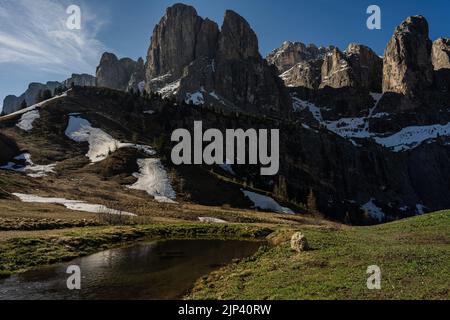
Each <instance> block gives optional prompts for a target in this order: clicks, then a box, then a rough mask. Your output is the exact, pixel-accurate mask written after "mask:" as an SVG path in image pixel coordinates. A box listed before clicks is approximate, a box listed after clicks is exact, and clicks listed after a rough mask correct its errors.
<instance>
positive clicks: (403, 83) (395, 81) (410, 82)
mask: <svg viewBox="0 0 450 320" xmlns="http://www.w3.org/2000/svg"><path fill="white" fill-rule="evenodd" d="M428 32H429V31H428V22H427V21H426V20H425V18H424V17H422V16H413V17H409V18H407V19H406V20H405V21H404V22H402V24H400V26H398V27H397V29H396V30H395V32H394V35H393V36H392V38H391V40H390V42H389V44H388V45H387V47H386V50H385V53H384V70H383V91H384V92H394V93H398V94H401V95H404V96H407V97H408V98H415V97H417V96H418V95H420V94H421V92H422V91H423V90H426V89H428V88H430V87H431V86H432V84H433V64H432V63H431V50H432V42H431V41H430V39H429V37H428Z"/></svg>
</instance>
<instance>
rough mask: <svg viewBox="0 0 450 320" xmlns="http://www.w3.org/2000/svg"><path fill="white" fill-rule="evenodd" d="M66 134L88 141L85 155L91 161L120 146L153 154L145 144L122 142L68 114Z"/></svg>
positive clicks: (97, 160)
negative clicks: (87, 149)
mask: <svg viewBox="0 0 450 320" xmlns="http://www.w3.org/2000/svg"><path fill="white" fill-rule="evenodd" d="M65 134H66V136H67V137H68V138H70V139H72V140H74V141H76V142H88V143H89V151H88V153H87V154H86V156H87V157H88V158H89V159H90V160H91V162H92V163H96V162H100V161H103V160H105V159H106V158H107V157H108V156H109V155H110V154H111V153H113V152H115V151H117V150H118V149H120V148H135V149H137V150H140V151H143V152H145V153H146V154H148V155H151V156H152V155H155V151H154V150H153V149H152V148H151V147H149V146H145V145H139V144H132V143H122V142H120V141H118V140H116V139H114V138H113V137H111V136H110V135H109V134H107V133H106V132H104V131H103V130H101V129H99V128H93V127H92V126H91V123H90V122H89V121H87V120H86V119H83V118H81V117H78V116H70V118H69V124H68V126H67V129H66V132H65Z"/></svg>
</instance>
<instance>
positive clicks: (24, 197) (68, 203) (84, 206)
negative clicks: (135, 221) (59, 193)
mask: <svg viewBox="0 0 450 320" xmlns="http://www.w3.org/2000/svg"><path fill="white" fill-rule="evenodd" d="M13 195H15V196H16V197H18V198H19V199H20V200H21V201H22V202H26V203H49V204H60V205H63V206H65V207H66V208H67V209H69V210H74V211H83V212H91V213H106V214H114V215H123V216H136V215H135V214H133V213H130V212H125V211H119V210H115V209H110V208H108V207H106V206H104V205H100V204H89V203H86V202H84V201H78V200H67V199H64V198H45V197H39V196H35V195H30V194H23V193H13Z"/></svg>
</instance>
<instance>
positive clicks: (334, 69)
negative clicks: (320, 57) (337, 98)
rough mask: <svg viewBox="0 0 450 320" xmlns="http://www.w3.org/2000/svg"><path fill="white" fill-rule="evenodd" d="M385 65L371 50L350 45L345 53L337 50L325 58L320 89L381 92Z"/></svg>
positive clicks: (357, 45) (361, 46)
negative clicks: (352, 89) (348, 88)
mask: <svg viewBox="0 0 450 320" xmlns="http://www.w3.org/2000/svg"><path fill="white" fill-rule="evenodd" d="M382 69H383V64H382V60H381V58H380V57H378V56H377V55H376V54H375V52H373V51H372V50H371V49H370V48H368V47H366V46H363V45H359V44H350V45H349V46H348V48H347V49H346V50H345V52H341V51H339V49H337V48H335V49H334V50H332V51H331V52H330V53H328V54H327V55H326V56H325V60H324V63H323V65H322V83H321V84H320V88H325V87H331V88H335V89H338V88H344V87H351V88H357V89H363V90H369V91H372V92H380V91H381V83H382Z"/></svg>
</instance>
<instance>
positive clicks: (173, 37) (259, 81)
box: [145, 4, 290, 111]
mask: <svg viewBox="0 0 450 320" xmlns="http://www.w3.org/2000/svg"><path fill="white" fill-rule="evenodd" d="M145 73H146V88H147V90H149V91H156V92H159V93H161V94H162V95H163V96H165V97H166V96H170V95H174V96H176V97H178V99H180V100H186V101H190V100H192V99H191V97H192V96H195V97H196V99H195V101H193V102H194V103H206V104H208V105H209V104H211V105H216V106H219V107H228V108H236V109H246V110H250V109H254V110H271V111H275V110H276V111H279V110H282V109H287V108H288V106H289V105H290V98H289V95H288V93H287V92H286V91H285V90H284V88H283V84H282V81H281V80H280V79H279V78H278V77H277V75H276V71H275V70H274V69H273V68H271V67H269V66H268V64H267V62H266V61H265V60H264V59H262V57H261V55H260V54H259V50H258V39H257V37H256V34H255V32H254V31H253V30H252V29H251V27H250V25H249V24H248V22H247V21H246V20H245V19H244V18H242V17H241V16H240V15H238V14H237V13H235V12H233V11H230V10H228V11H226V13H225V18H224V22H223V26H222V29H221V30H219V27H218V26H217V24H216V23H214V22H212V21H210V20H208V19H205V20H204V19H203V18H201V17H199V16H198V15H197V12H196V11H195V9H194V8H192V7H190V6H186V5H181V4H177V5H175V6H173V7H171V8H169V9H168V10H167V12H166V15H165V16H164V17H163V18H162V19H161V21H160V23H159V24H158V25H157V26H156V27H155V29H154V32H153V36H152V40H151V44H150V48H149V51H148V61H147V65H146V72H145Z"/></svg>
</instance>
